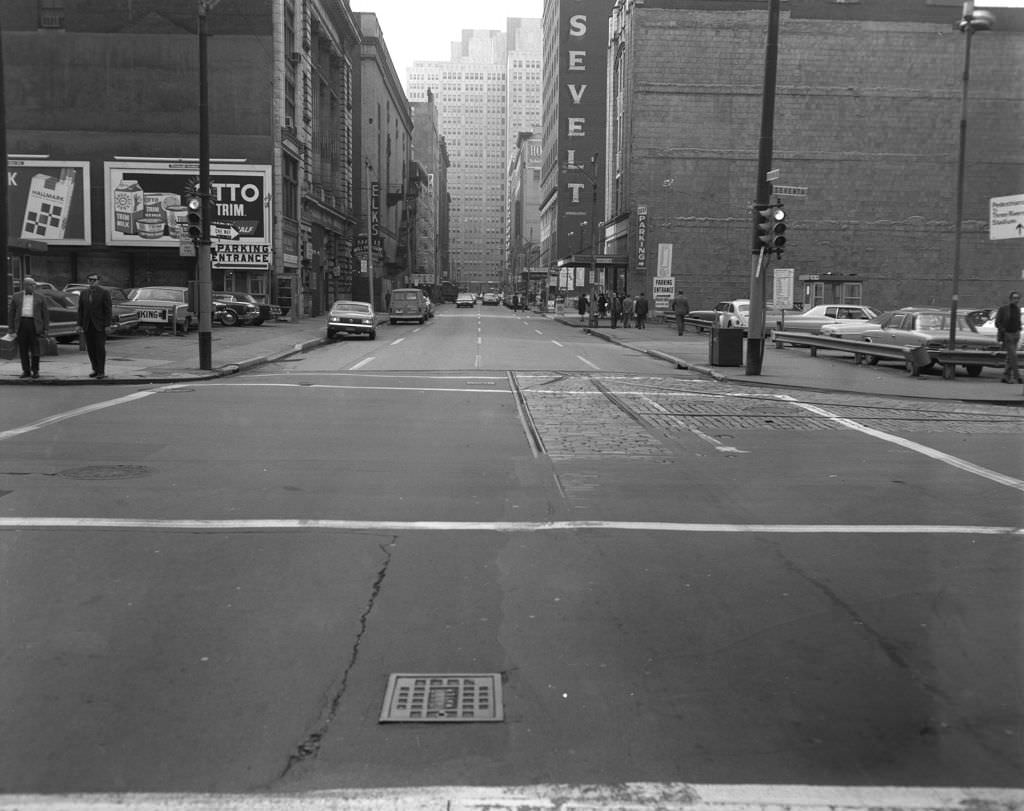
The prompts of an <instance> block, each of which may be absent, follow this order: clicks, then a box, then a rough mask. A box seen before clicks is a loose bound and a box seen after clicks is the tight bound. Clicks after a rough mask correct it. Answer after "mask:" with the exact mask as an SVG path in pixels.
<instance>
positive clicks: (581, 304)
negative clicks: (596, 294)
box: [576, 293, 587, 324]
mask: <svg viewBox="0 0 1024 811" xmlns="http://www.w3.org/2000/svg"><path fill="white" fill-rule="evenodd" d="M576 311H577V312H578V313H579V314H580V323H581V324H582V323H583V316H585V315H586V314H587V294H586V293H580V297H579V298H578V299H576Z"/></svg>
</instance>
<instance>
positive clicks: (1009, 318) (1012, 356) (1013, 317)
mask: <svg viewBox="0 0 1024 811" xmlns="http://www.w3.org/2000/svg"><path fill="white" fill-rule="evenodd" d="M996 336H997V337H998V339H999V343H1001V344H1002V345H1003V351H1004V352H1006V363H1005V365H1004V367H1003V378H1002V379H1003V382H1004V383H1020V366H1019V365H1018V364H1017V343H1018V341H1020V293H1018V292H1017V291H1016V290H1015V291H1013V292H1012V293H1010V300H1009V301H1008V302H1007V303H1006V304H1004V305H1003V306H1002V307H1000V308H999V309H998V310H996Z"/></svg>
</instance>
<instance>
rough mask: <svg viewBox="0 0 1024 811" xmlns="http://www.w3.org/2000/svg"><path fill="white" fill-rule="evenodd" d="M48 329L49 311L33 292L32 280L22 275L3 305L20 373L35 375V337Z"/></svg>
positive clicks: (33, 280)
mask: <svg viewBox="0 0 1024 811" xmlns="http://www.w3.org/2000/svg"><path fill="white" fill-rule="evenodd" d="M49 328H50V310H49V308H48V307H47V306H46V298H45V297H44V296H43V294H42V293H39V292H36V280H35V279H33V278H32V277H31V276H26V277H25V278H24V279H22V280H21V290H19V291H18V292H17V293H15V294H14V295H13V296H11V303H10V305H8V307H7V331H8V332H9V333H11V334H13V335H17V336H18V352H19V354H20V356H21V376H22V377H23V378H25V377H39V339H40V338H45V337H46V331H47V330H48V329H49Z"/></svg>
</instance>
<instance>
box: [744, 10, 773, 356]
mask: <svg viewBox="0 0 1024 811" xmlns="http://www.w3.org/2000/svg"><path fill="white" fill-rule="evenodd" d="M778 61H779V0H769V2H768V38H767V42H766V45H765V52H764V90H763V91H762V94H761V140H760V142H759V145H758V152H757V183H756V185H755V187H754V206H753V211H752V212H751V215H752V220H753V232H754V238H753V260H752V263H751V271H750V318H749V320H748V323H747V364H746V373H747V374H748V375H759V374H761V365H762V361H763V360H764V301H765V291H766V290H767V287H768V285H767V279H766V272H765V271H766V269H767V266H768V262H767V254H766V252H765V251H764V244H763V243H762V242H761V229H760V228H759V227H758V226H759V225H760V222H761V215H760V212H761V210H762V209H764V208H767V207H768V206H770V205H771V193H772V184H771V182H770V181H769V180H768V172H769V171H770V170H771V168H772V144H773V137H774V127H775V77H776V74H777V66H778Z"/></svg>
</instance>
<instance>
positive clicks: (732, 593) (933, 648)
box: [0, 307, 1024, 802]
mask: <svg viewBox="0 0 1024 811" xmlns="http://www.w3.org/2000/svg"><path fill="white" fill-rule="evenodd" d="M379 335H380V337H379V338H378V340H376V341H363V340H355V339H354V340H346V341H342V342H338V343H333V344H329V345H327V346H324V347H322V348H318V349H316V350H313V351H310V352H309V353H307V354H305V355H300V356H296V357H293V358H289V359H288V360H285V361H282V362H279V363H275V364H271V365H268V366H264V367H261V368H258V369H255V370H253V371H251V372H249V373H246V374H243V375H238V376H235V377H232V378H224V379H220V380H216V381H209V382H203V383H194V384H187V385H169V386H139V387H137V388H133V387H121V388H119V389H117V390H111V389H106V388H98V387H96V388H92V387H65V388H50V389H47V390H45V391H44V390H41V389H39V388H30V387H25V388H21V387H11V388H9V389H7V390H5V391H4V393H3V408H2V409H0V578H2V580H0V590H2V591H0V594H2V596H0V730H2V735H0V739H2V743H0V747H2V751H0V791H2V792H3V793H4V794H5V795H7V796H9V797H14V796H17V795H24V794H50V795H54V794H74V793H79V792H104V793H124V792H237V793H241V794H246V793H256V792H270V793H282V792H304V791H310V790H320V791H323V790H335V789H347V788H369V787H374V788H377V787H388V788H401V787H420V786H495V787H496V786H505V787H508V786H535V785H554V784H559V785H580V784H594V785H597V784H600V785H609V784H618V783H643V784H655V785H665V786H669V785H676V784H680V783H700V784H718V785H738V784H763V785H767V784H786V785H802V786H841V787H900V786H903V787H932V788H934V789H940V788H958V789H974V788H986V789H989V788H991V789H996V790H1003V791H1005V790H1010V789H1019V788H1022V787H1024V713H1022V710H1024V703H1022V694H1021V689H1020V685H1021V683H1022V679H1024V656H1022V640H1024V633H1022V630H1024V628H1022V617H1024V613H1022V607H1024V606H1022V594H1024V592H1022V589H1021V583H1022V574H1024V565H1022V564H1024V561H1022V554H1021V543H1020V538H1021V517H1022V510H1021V507H1022V503H1024V500H1022V493H1024V466H1022V461H1021V460H1022V459H1024V453H1022V451H1024V447H1022V446H1024V439H1022V436H1024V434H1022V431H1021V428H1022V419H1021V418H1020V416H1019V414H1018V412H1016V411H1007V410H1004V409H999V408H996V407H988V406H981V405H967V404H957V403H941V404H939V403H934V404H933V403H929V402H928V401H915V402H909V401H899V400H894V399H891V398H887V399H883V398H866V397H857V396H853V395H849V396H846V395H843V396H840V395H835V394H828V395H826V394H814V393H810V392H799V393H797V392H790V393H787V392H785V391H780V390H779V389H771V390H769V389H768V388H765V389H759V388H756V387H751V386H742V387H739V386H733V385H730V384H726V383H720V382H715V381H710V380H708V379H706V378H704V377H702V376H700V375H696V374H690V373H687V372H685V371H677V370H674V369H672V368H671V367H669V366H668V365H667V364H665V363H662V362H660V361H658V360H655V359H653V358H649V357H647V356H644V355H641V354H639V353H636V352H632V351H630V350H627V349H625V348H622V347H619V346H617V345H615V344H610V343H607V342H604V341H600V340H596V339H594V338H592V337H589V336H587V335H585V334H582V333H581V331H578V330H574V329H572V328H570V327H567V326H565V325H561V324H558V323H556V322H552V321H548V320H543V319H537V318H531V317H529V316H524V315H523V314H513V313H512V312H511V311H509V310H507V309H505V308H480V307H477V308H475V309H473V310H468V311H467V310H455V309H454V308H441V309H440V310H439V314H438V316H437V317H436V318H435V319H433V320H432V321H430V322H428V323H427V324H425V325H423V326H422V327H419V326H415V325H411V326H408V327H396V328H390V329H388V330H386V331H382V332H381V333H379ZM392 674H401V675H407V676H415V675H416V674H442V675H444V676H446V677H463V678H462V679H460V680H458V681H457V682H453V683H452V684H457V685H458V686H457V687H455V686H448V687H445V686H440V687H436V688H428V690H427V695H426V698H425V703H424V704H423V708H424V711H426V712H427V713H428V714H432V713H433V714H434V716H433V717H434V718H435V722H402V721H400V722H385V723H381V721H380V716H381V712H382V708H383V707H384V701H385V690H386V687H387V685H388V679H389V676H391V675H392ZM478 678H479V679H480V680H479V681H474V680H475V679H478ZM487 679H491V680H492V681H487ZM467 684H469V685H475V687H474V689H476V690H480V689H481V687H480V685H485V686H486V685H488V684H490V685H494V687H492V688H491V689H492V690H494V689H496V692H500V707H501V711H502V715H501V720H494V721H483V722H479V721H477V720H475V719H476V718H477V717H480V716H486V714H487V712H489V711H491V710H492V709H493V708H494V706H493V705H494V704H495V703H497V702H495V701H488V702H484V703H483V704H474V703H473V695H470V696H469V697H468V698H467V696H466V687H465V685H467ZM460 691H461V692H460ZM470 692H472V691H470ZM475 695H477V696H478V695H479V693H477V694H475ZM489 696H490V698H491V699H497V698H498V696H497V695H495V694H494V693H493V692H492V693H491V694H489ZM467 701H468V702H469V703H468V704H467V703H465V702H467ZM467 707H468V708H469V709H468V710H467V709H466V708H467ZM438 712H446V713H447V716H444V717H447V718H454V719H455V720H453V721H450V722H437V721H436V713H438ZM470 712H472V715H470V714H469V713H470ZM1006 796H1009V795H1006ZM1013 796H1015V797H1019V796H1021V795H1018V794H1016V793H1014V795H1013ZM0 802H2V801H0Z"/></svg>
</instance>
